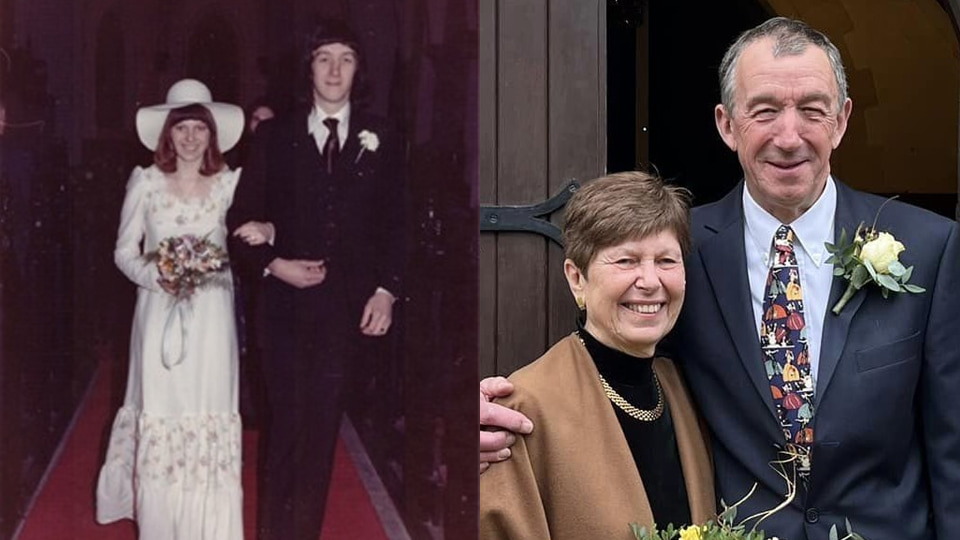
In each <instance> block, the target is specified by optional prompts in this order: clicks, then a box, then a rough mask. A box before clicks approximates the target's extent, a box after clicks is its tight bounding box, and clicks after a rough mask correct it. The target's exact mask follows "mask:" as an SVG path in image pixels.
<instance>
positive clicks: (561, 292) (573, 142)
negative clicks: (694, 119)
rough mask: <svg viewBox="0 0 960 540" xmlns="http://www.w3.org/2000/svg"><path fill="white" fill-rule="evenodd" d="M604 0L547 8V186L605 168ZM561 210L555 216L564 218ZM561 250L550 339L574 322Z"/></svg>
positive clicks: (552, 276)
mask: <svg viewBox="0 0 960 540" xmlns="http://www.w3.org/2000/svg"><path fill="white" fill-rule="evenodd" d="M605 13H606V2H584V1H583V0H555V1H554V2H552V3H551V9H550V23H549V24H550V26H549V35H550V52H549V54H550V74H549V75H550V120H549V121H550V130H549V145H550V146H549V156H550V160H549V163H550V176H549V181H550V184H549V185H550V192H551V193H556V192H557V191H559V190H560V189H562V188H563V186H565V185H566V184H567V182H569V181H570V180H571V179H576V180H578V181H579V182H581V183H582V182H584V181H586V180H589V179H591V178H595V177H597V176H600V175H601V174H603V169H604V165H605V156H606V153H607V151H606V136H605V134H606V121H605V117H606V114H605V113H606V111H605V106H604V103H605V96H606V92H605V87H606V85H605V84H604V81H605V76H604V72H605V57H606V47H605V42H606V41H605V38H604V37H603V36H605V31H604V28H605V25H606V22H605V21H606V18H605ZM561 217H562V212H556V213H555V215H554V216H553V221H554V222H555V223H557V224H560V223H561V222H562V219H561ZM563 260H564V257H563V251H562V249H560V247H559V246H556V245H552V246H551V249H550V257H549V268H548V276H549V285H548V287H549V289H548V290H549V297H548V302H547V310H548V311H547V313H548V317H549V322H548V329H549V330H548V342H549V343H551V344H552V343H555V342H556V341H557V340H559V339H560V338H561V337H563V336H564V335H566V334H567V333H569V332H571V331H572V330H573V329H574V327H575V321H576V306H575V304H574V302H573V298H572V295H571V294H570V289H569V287H568V286H567V282H566V279H565V278H564V276H563Z"/></svg>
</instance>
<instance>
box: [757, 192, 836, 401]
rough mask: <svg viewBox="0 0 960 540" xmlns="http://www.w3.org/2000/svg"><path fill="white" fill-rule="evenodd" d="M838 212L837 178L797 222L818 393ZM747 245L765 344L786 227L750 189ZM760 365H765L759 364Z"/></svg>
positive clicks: (805, 312) (805, 314) (797, 246)
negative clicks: (766, 308) (773, 265)
mask: <svg viewBox="0 0 960 540" xmlns="http://www.w3.org/2000/svg"><path fill="white" fill-rule="evenodd" d="M836 211H837V186H836V184H835V183H834V181H833V177H828V178H827V185H826V187H825V188H824V190H823V193H822V194H820V198H819V199H817V202H815V203H814V204H813V206H811V207H810V208H809V209H808V210H807V211H806V212H804V213H803V215H801V216H800V217H799V218H797V219H796V220H794V222H793V223H787V224H786V225H789V226H790V228H792V229H793V235H794V239H795V240H796V244H795V250H794V252H795V253H796V255H797V265H798V266H799V268H800V286H801V288H802V290H803V318H804V320H805V321H806V326H807V347H808V349H809V352H810V373H811V375H812V376H813V383H814V388H816V383H817V370H818V369H819V367H820V344H821V343H822V337H823V323H824V318H825V316H826V313H827V302H828V301H829V299H830V287H831V286H832V284H833V265H832V264H827V263H826V260H827V259H828V258H829V257H830V253H828V252H827V249H826V247H824V243H825V242H831V243H833V241H834V238H833V230H834V223H833V222H834V216H835V215H836ZM743 216H744V228H743V240H744V246H745V247H746V252H747V270H748V275H749V278H750V298H751V300H752V304H753V316H754V329H755V330H756V332H757V342H758V343H759V341H760V320H761V316H762V315H763V295H764V288H765V287H766V282H767V274H768V272H769V270H770V261H771V257H772V255H773V234H774V233H775V232H776V230H777V229H778V228H779V227H780V225H781V223H780V220H779V219H777V218H775V217H773V216H772V215H771V214H770V213H769V212H767V211H766V210H764V209H763V208H761V207H760V205H759V204H757V201H755V200H754V199H753V197H751V196H750V192H749V190H747V188H746V186H744V189H743ZM758 362H759V360H758Z"/></svg>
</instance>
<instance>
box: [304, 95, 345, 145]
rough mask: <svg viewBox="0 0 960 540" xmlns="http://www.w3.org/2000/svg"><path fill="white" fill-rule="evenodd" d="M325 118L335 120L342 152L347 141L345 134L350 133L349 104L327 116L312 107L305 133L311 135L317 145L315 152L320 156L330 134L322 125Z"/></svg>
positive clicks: (316, 107)
mask: <svg viewBox="0 0 960 540" xmlns="http://www.w3.org/2000/svg"><path fill="white" fill-rule="evenodd" d="M327 118H336V119H337V139H339V140H340V149H341V150H342V149H343V144H344V143H345V142H346V141H347V134H348V133H349V132H350V102H349V101H348V102H347V104H346V105H344V106H343V108H342V109H340V110H339V111H337V112H335V113H333V114H327V113H325V112H323V110H321V109H320V107H318V106H316V105H314V106H313V109H311V110H310V114H309V115H307V133H309V134H311V135H313V140H314V141H316V143H317V151H319V152H320V153H321V154H322V153H323V145H324V144H326V142H327V136H328V135H329V134H330V130H329V129H327V126H326V125H324V123H323V121H324V120H326V119H327Z"/></svg>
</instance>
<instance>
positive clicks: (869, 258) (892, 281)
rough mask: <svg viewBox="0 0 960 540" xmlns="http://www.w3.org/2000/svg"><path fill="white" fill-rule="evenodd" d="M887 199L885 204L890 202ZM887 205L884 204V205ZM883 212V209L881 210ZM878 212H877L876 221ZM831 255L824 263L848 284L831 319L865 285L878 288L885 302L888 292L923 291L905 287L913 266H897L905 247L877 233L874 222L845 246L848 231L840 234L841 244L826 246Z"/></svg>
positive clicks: (911, 286) (862, 227)
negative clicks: (829, 265)
mask: <svg viewBox="0 0 960 540" xmlns="http://www.w3.org/2000/svg"><path fill="white" fill-rule="evenodd" d="M889 201H890V199H888V200H887V202H889ZM884 204H886V203H884ZM880 209H881V210H882V209H883V206H881V207H880ZM879 215H880V212H879V211H877V216H878V217H879ZM826 248H827V251H829V252H830V253H831V255H830V258H829V259H827V263H833V275H835V276H839V277H843V278H844V279H846V280H847V289H846V290H845V291H844V292H843V296H841V297H840V300H838V301H837V303H836V305H835V306H833V309H832V310H831V311H833V313H834V315H839V314H840V310H842V309H843V306H845V305H847V302H849V301H850V299H851V298H853V295H854V294H856V293H857V291H859V290H860V289H861V288H863V286H864V285H866V284H867V283H876V284H877V285H879V286H880V294H882V295H883V297H884V298H887V297H888V296H889V295H890V293H891V292H895V293H914V294H918V293H922V292H926V289H924V288H923V287H919V286H917V285H913V284H912V283H908V281H910V276H911V275H912V274H913V267H912V266H909V267H908V266H904V265H903V263H901V262H900V254H901V253H903V252H904V251H905V250H906V247H904V245H903V244H902V243H901V242H899V241H898V240H897V239H896V238H894V236H893V235H892V234H890V233H888V232H882V231H878V230H877V228H876V219H874V226H873V227H864V226H863V223H861V224H860V226H859V227H857V232H856V233H854V235H853V241H852V242H848V240H847V231H846V230H845V229H844V230H841V231H840V241H839V242H837V244H836V245H834V244H831V243H829V242H828V243H827V244H826Z"/></svg>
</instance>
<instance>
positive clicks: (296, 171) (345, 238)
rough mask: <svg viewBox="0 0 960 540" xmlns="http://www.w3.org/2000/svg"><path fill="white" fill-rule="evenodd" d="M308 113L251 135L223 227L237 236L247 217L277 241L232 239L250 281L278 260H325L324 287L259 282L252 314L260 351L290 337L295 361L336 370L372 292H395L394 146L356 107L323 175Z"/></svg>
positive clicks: (397, 209) (397, 206)
mask: <svg viewBox="0 0 960 540" xmlns="http://www.w3.org/2000/svg"><path fill="white" fill-rule="evenodd" d="M308 114H309V109H307V108H304V109H302V110H297V111H294V112H293V113H292V114H290V115H287V116H286V117H281V118H277V119H274V120H271V121H269V122H266V123H264V124H263V125H262V126H261V128H260V129H259V130H258V131H257V138H256V139H255V141H254V144H253V148H254V150H253V152H252V154H251V156H250V159H251V161H250V162H249V163H247V164H245V167H244V171H243V174H242V176H241V178H240V183H239V186H238V190H237V196H236V198H235V201H234V205H233V207H232V208H231V211H230V216H229V222H230V223H229V224H230V227H231V230H234V229H235V228H236V227H237V226H239V225H241V224H243V223H244V222H246V221H247V220H251V219H254V220H260V221H270V222H272V223H273V224H274V226H275V227H276V233H277V235H276V242H275V244H274V245H273V246H269V245H264V246H258V247H249V246H246V245H245V244H243V243H242V242H237V241H234V242H233V243H232V244H231V256H232V257H233V258H234V259H235V260H238V261H239V262H240V263H241V264H247V265H251V266H252V270H253V273H254V274H255V275H260V274H262V272H263V269H264V268H266V266H267V265H268V264H269V263H270V261H272V260H273V259H274V258H276V257H281V258H285V259H304V260H317V259H322V260H324V261H325V262H326V268H327V277H326V280H325V281H324V282H323V283H322V284H321V285H319V286H317V287H312V288H307V289H297V288H295V287H292V286H290V285H287V284H286V283H284V282H282V281H280V280H279V279H276V278H275V277H272V276H268V277H266V278H264V280H263V283H262V286H261V295H260V300H259V302H258V310H259V314H258V315H259V320H260V326H261V329H262V330H264V331H263V332H262V334H261V339H263V340H264V342H263V345H264V347H265V348H267V349H269V348H271V347H272V346H273V345H277V343H276V341H277V340H292V342H295V343H296V347H295V349H296V353H297V355H298V356H305V357H306V358H305V360H308V361H310V362H311V363H315V360H314V359H315V358H318V357H320V358H323V359H324V360H323V361H324V363H325V364H327V366H328V368H329V369H330V370H336V369H339V367H341V366H340V365H339V364H338V363H340V362H342V361H343V358H344V354H342V353H344V352H349V349H345V347H346V346H348V344H349V343H352V342H353V341H354V340H355V339H359V338H360V331H359V325H360V317H361V314H362V312H363V308H364V305H365V304H366V301H367V299H368V298H369V297H370V296H371V295H372V294H373V293H374V291H375V290H376V288H377V287H378V286H382V287H385V288H387V289H388V290H390V291H391V292H392V293H393V294H395V295H399V294H400V292H401V291H400V290H399V289H400V282H399V277H398V276H399V274H400V268H399V266H400V263H401V261H402V244H401V238H400V235H401V233H402V227H401V225H400V223H399V221H400V219H401V209H402V206H403V192H402V185H401V183H400V181H399V178H400V167H399V165H398V158H399V155H400V154H399V152H400V147H399V146H400V145H399V142H398V139H397V136H396V132H395V130H393V129H391V128H390V126H388V124H387V123H386V122H385V121H384V120H382V119H379V118H377V117H372V116H368V115H365V114H363V113H362V111H359V110H357V109H356V108H354V110H353V111H352V112H351V118H350V124H349V130H350V132H349V134H348V136H347V138H346V141H345V142H344V143H343V148H342V150H341V151H340V156H339V159H338V161H337V164H336V167H335V170H334V172H333V174H332V175H331V174H328V173H327V172H326V170H325V169H324V162H323V160H322V159H321V156H320V152H319V150H318V149H317V145H316V142H315V140H314V138H313V136H312V135H310V134H309V133H307V116H308ZM363 130H366V131H369V132H371V133H373V134H376V136H377V138H378V139H379V143H380V146H379V147H378V148H377V149H376V150H375V151H372V150H366V149H364V150H362V151H361V145H360V139H359V137H358V134H359V133H360V132H361V131H363ZM271 342H273V343H271ZM286 345H289V343H287V344H286ZM318 355H319V356H318Z"/></svg>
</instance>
